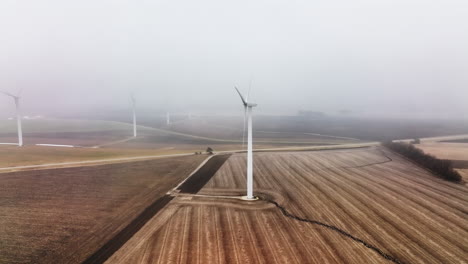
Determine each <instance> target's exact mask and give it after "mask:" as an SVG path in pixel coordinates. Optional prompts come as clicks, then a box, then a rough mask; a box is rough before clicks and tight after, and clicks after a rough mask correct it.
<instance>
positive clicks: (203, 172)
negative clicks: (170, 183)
mask: <svg viewBox="0 0 468 264" xmlns="http://www.w3.org/2000/svg"><path fill="white" fill-rule="evenodd" d="M230 156H231V154H227V155H217V156H214V157H212V158H211V159H210V160H209V161H208V162H207V163H206V164H205V165H204V166H203V167H201V168H200V169H199V170H198V171H197V172H195V174H193V175H192V176H191V177H190V178H189V179H188V180H187V181H185V182H184V183H183V184H182V185H181V186H180V187H179V190H180V192H182V193H191V194H195V193H198V192H199V191H200V190H201V188H203V186H205V184H206V183H207V182H208V181H209V180H210V179H211V177H213V175H215V173H216V172H217V171H218V170H219V168H221V166H222V165H223V164H224V162H226V160H227V159H228V158H229V157H230Z"/></svg>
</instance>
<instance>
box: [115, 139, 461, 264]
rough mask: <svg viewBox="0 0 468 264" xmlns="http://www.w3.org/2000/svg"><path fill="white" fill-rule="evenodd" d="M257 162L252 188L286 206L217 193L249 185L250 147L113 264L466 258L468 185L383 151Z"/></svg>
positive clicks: (260, 157)
mask: <svg viewBox="0 0 468 264" xmlns="http://www.w3.org/2000/svg"><path fill="white" fill-rule="evenodd" d="M382 151H384V152H382ZM254 159H255V167H254V184H255V192H256V193H257V195H260V196H264V197H268V199H270V200H272V201H275V202H276V203H277V204H278V205H279V207H277V206H274V205H273V204H271V203H268V202H267V201H264V200H260V201H256V202H247V201H241V200H233V199H228V198H220V197H219V196H222V195H223V190H224V193H225V195H228V196H229V195H235V194H239V195H240V194H242V193H243V190H245V187H246V185H245V164H246V160H245V154H236V155H233V156H231V158H229V159H228V161H227V162H226V163H225V164H224V165H223V166H222V167H221V168H220V169H219V170H218V172H217V173H216V174H215V176H214V177H213V178H212V179H211V180H210V181H209V182H208V183H207V184H206V185H205V186H204V187H203V188H202V189H201V190H200V192H198V193H197V195H195V196H189V195H180V196H178V197H176V198H174V200H172V201H171V202H170V203H169V204H168V205H167V206H166V207H165V208H164V209H163V210H161V211H160V212H159V213H158V214H157V215H156V217H154V218H153V219H151V220H150V221H148V223H147V224H146V225H145V226H144V227H143V228H142V229H141V230H140V232H137V233H136V234H135V235H134V236H133V237H132V238H131V239H130V240H129V241H128V243H126V244H125V245H124V246H123V247H122V248H121V249H120V250H119V251H117V252H116V253H115V254H114V255H113V256H112V257H111V258H110V259H109V260H108V262H107V263H356V264H357V263H391V262H390V261H391V260H389V259H393V260H397V261H398V262H400V263H465V262H466V260H467V259H468V253H467V252H468V221H467V217H466V216H467V213H468V198H467V197H468V196H467V193H468V189H467V187H466V186H464V185H459V184H454V183H449V182H445V181H443V180H441V179H438V178H437V177H434V176H433V175H431V174H430V173H428V172H427V171H426V170H424V169H422V168H419V167H417V166H415V165H414V164H412V163H410V162H408V161H406V160H404V159H402V158H400V157H399V156H398V155H394V154H393V153H391V152H389V151H386V150H382V149H379V148H370V149H358V150H337V151H326V152H320V151H316V152H289V153H288V152H282V153H259V154H255V156H254ZM210 195H213V196H211V197H210ZM280 208H283V209H280ZM316 223H323V224H324V225H318V224H316ZM337 230H340V231H343V232H338V231H337ZM343 233H345V234H349V236H347V235H343ZM362 242H364V243H362ZM366 245H370V246H372V247H368V246H366ZM379 251H380V254H379ZM383 256H388V258H385V257H383Z"/></svg>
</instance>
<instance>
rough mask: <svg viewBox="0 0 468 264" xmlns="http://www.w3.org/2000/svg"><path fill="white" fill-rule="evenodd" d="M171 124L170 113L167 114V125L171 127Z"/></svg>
mask: <svg viewBox="0 0 468 264" xmlns="http://www.w3.org/2000/svg"><path fill="white" fill-rule="evenodd" d="M170 124H171V115H170V114H169V112H167V113H166V125H170Z"/></svg>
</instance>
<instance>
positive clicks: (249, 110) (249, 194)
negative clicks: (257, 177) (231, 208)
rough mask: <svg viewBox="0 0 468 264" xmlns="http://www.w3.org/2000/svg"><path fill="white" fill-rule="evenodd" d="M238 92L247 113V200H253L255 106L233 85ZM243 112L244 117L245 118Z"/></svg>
mask: <svg viewBox="0 0 468 264" xmlns="http://www.w3.org/2000/svg"><path fill="white" fill-rule="evenodd" d="M234 88H235V89H236V91H237V93H238V94H239V96H240V98H241V100H242V103H243V104H244V110H245V112H244V113H245V114H246V115H247V196H246V199H247V200H255V196H254V195H253V143H252V109H253V108H254V107H256V106H257V104H255V103H251V102H249V96H250V91H249V94H248V95H247V98H246V99H244V96H243V95H242V93H241V92H240V91H239V89H237V87H234ZM245 114H244V119H245ZM244 130H245V128H244Z"/></svg>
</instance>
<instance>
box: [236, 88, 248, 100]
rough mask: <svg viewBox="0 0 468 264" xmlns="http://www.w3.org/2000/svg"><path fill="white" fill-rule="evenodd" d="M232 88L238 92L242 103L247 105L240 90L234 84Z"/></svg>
mask: <svg viewBox="0 0 468 264" xmlns="http://www.w3.org/2000/svg"><path fill="white" fill-rule="evenodd" d="M234 88H235V89H236V91H237V93H238V94H239V96H240V98H241V100H242V103H244V105H247V101H245V99H244V96H242V94H241V92H240V91H239V89H237V87H236V86H234Z"/></svg>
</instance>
